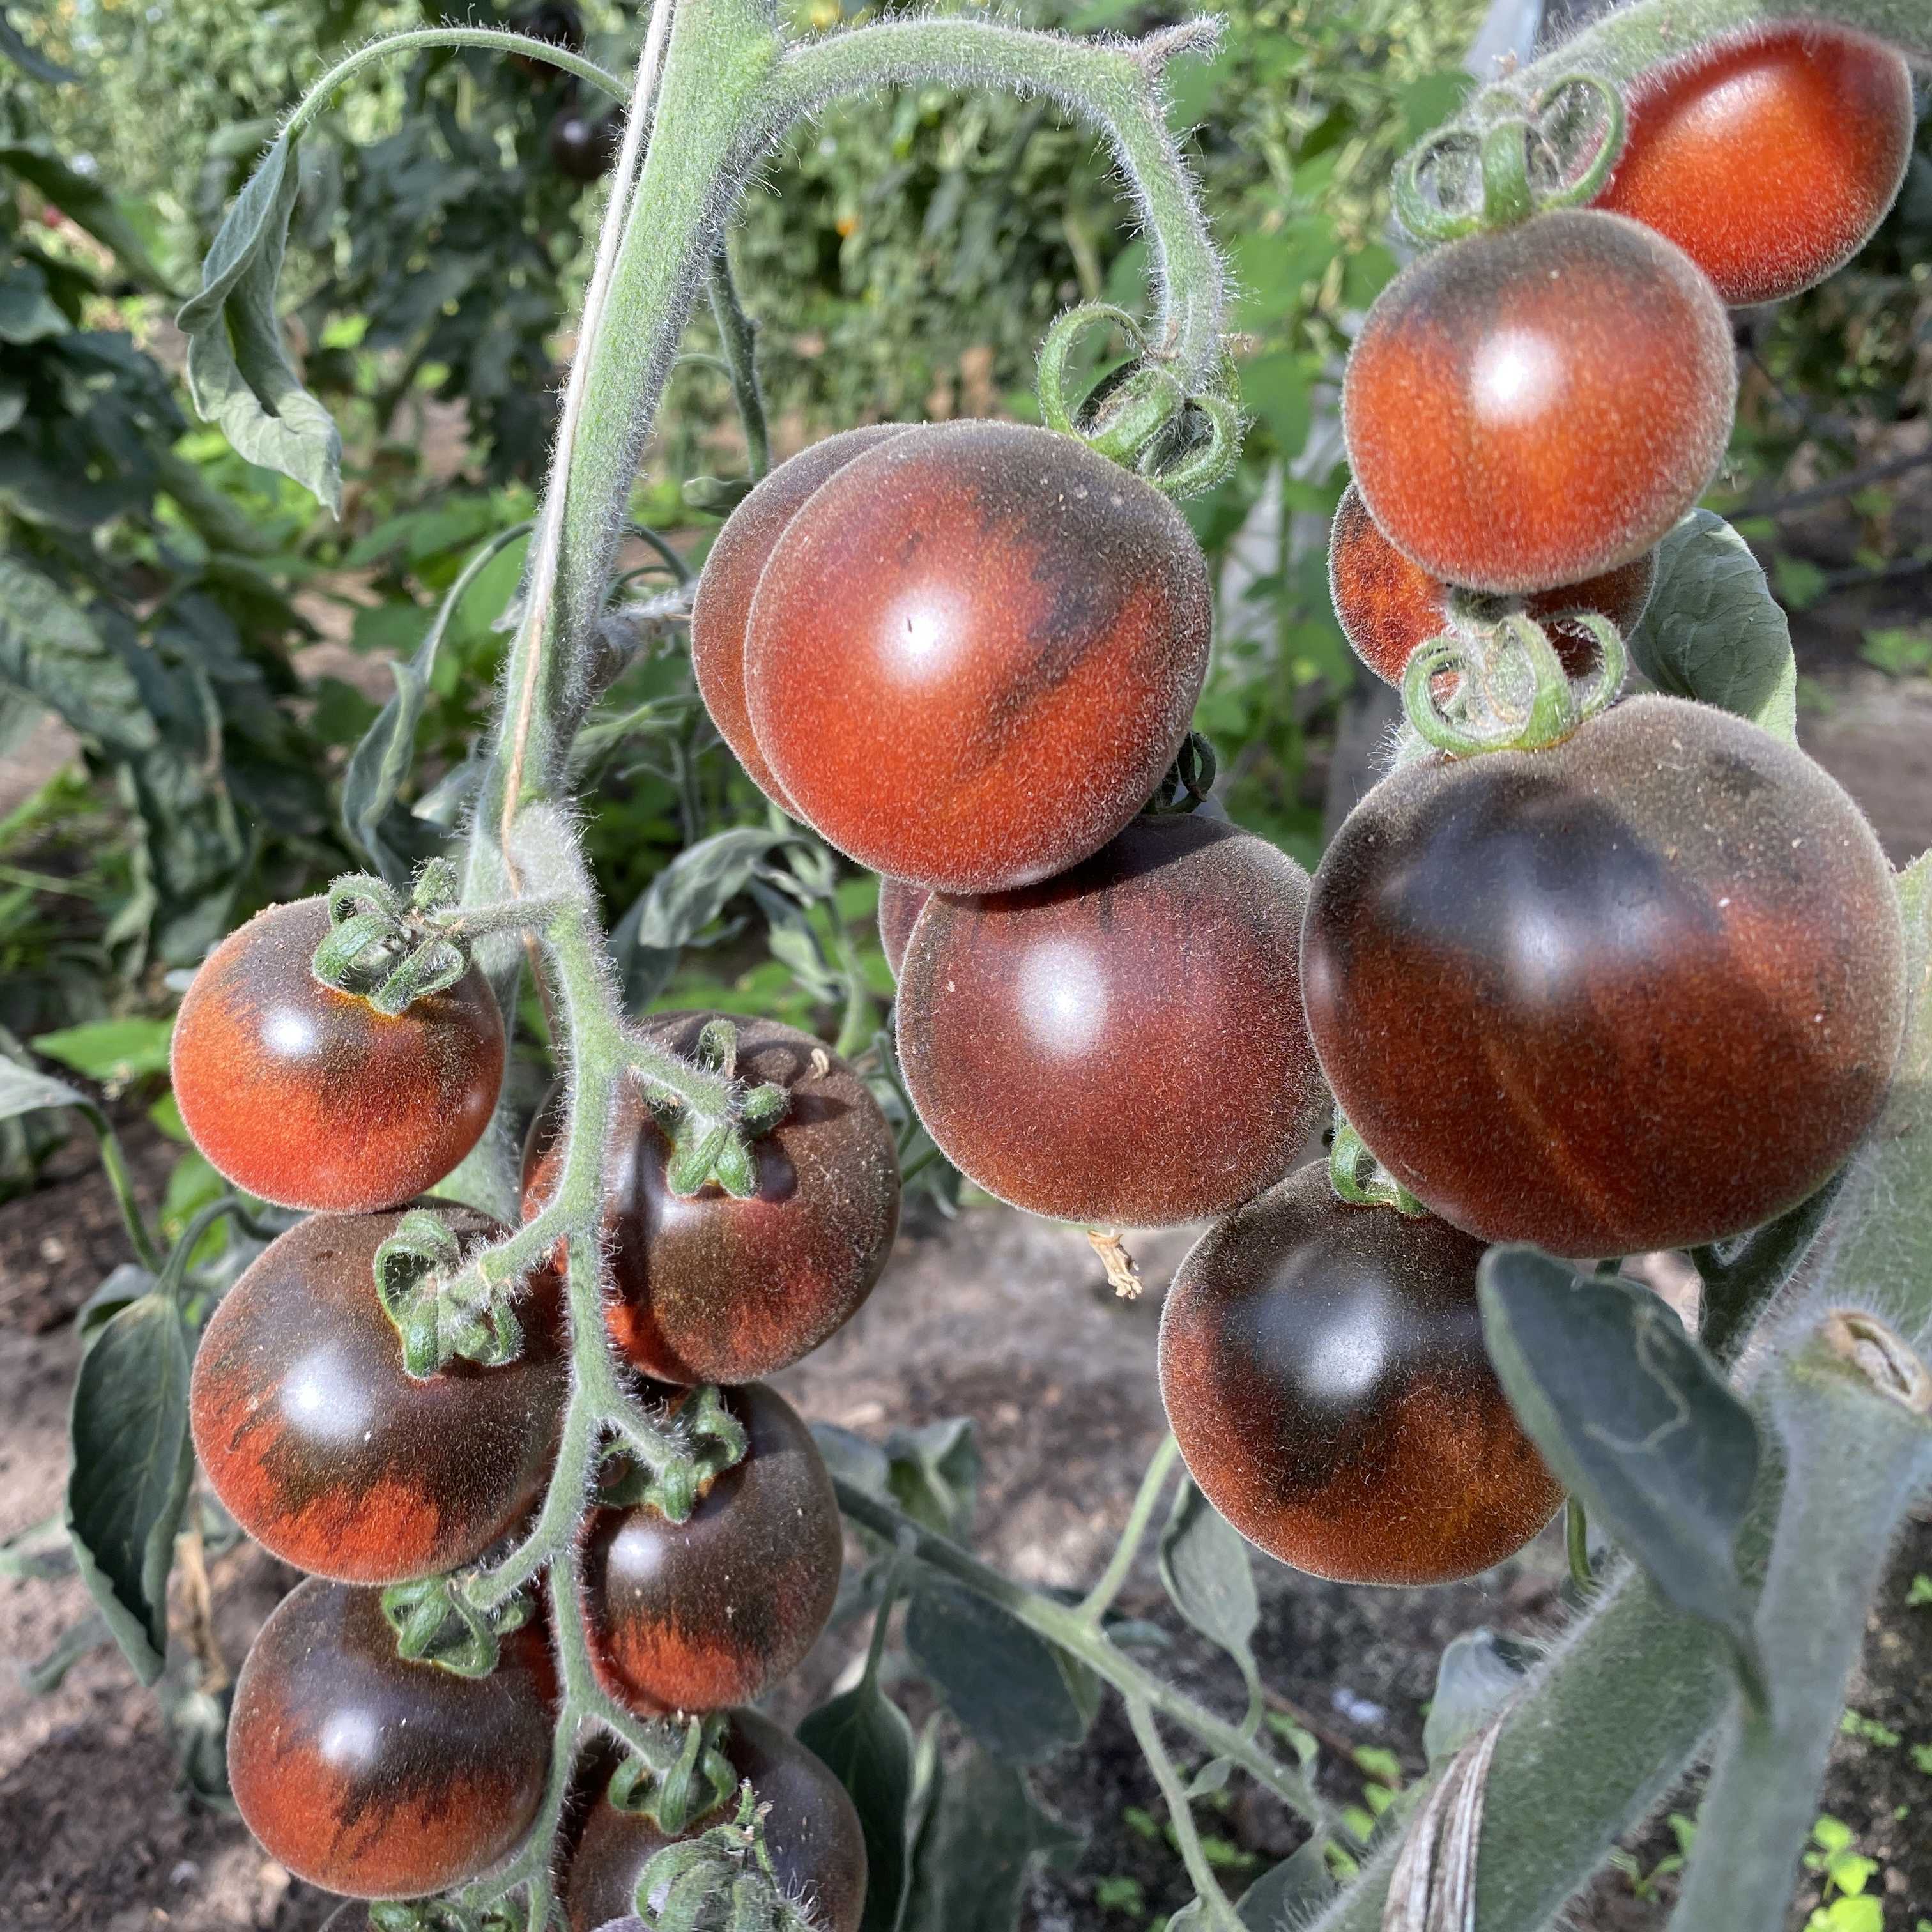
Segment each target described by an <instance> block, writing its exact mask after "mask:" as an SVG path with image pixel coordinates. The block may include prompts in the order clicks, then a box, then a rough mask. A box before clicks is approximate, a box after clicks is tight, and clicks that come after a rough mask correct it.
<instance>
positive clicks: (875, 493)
mask: <svg viewBox="0 0 1932 1932" xmlns="http://www.w3.org/2000/svg"><path fill="white" fill-rule="evenodd" d="M1209 618H1210V611H1209V599H1208V573H1207V568H1206V565H1205V563H1204V562H1203V560H1202V556H1201V550H1200V547H1199V544H1196V542H1195V541H1194V538H1193V534H1192V532H1190V530H1189V529H1188V527H1187V523H1185V522H1184V520H1183V519H1182V517H1181V513H1180V512H1179V511H1178V510H1176V509H1175V508H1174V506H1173V505H1172V504H1171V503H1169V502H1168V500H1167V499H1166V497H1164V496H1162V495H1161V494H1160V492H1159V491H1158V490H1156V489H1155V488H1154V487H1153V486H1152V485H1151V484H1148V483H1145V482H1143V481H1141V479H1140V478H1139V477H1137V476H1134V475H1130V473H1129V472H1127V471H1125V470H1124V469H1119V468H1118V467H1117V466H1115V465H1114V464H1113V463H1109V462H1108V461H1107V460H1106V458H1103V457H1100V456H1097V455H1095V454H1094V452H1093V451H1091V450H1090V449H1088V448H1087V447H1086V446H1085V445H1084V444H1082V443H1076V441H1074V440H1073V438H1072V437H1062V436H1055V435H1054V434H1052V433H1051V432H1050V431H1046V430H1040V429H1029V428H1025V427H1023V426H1022V425H1019V424H1016V423H1004V422H950V423H933V424H928V425H924V426H923V427H921V428H915V429H910V430H907V431H904V432H902V433H901V434H899V435H897V436H895V437H891V438H890V439H889V440H887V441H886V443H883V444H882V445H881V446H880V447H879V448H877V449H872V450H868V452H866V453H865V455H862V456H860V457H858V458H856V459H855V460H853V461H852V462H851V463H847V465H846V466H845V467H844V468H843V469H841V470H840V471H839V472H838V474H837V475H835V476H834V477H832V478H831V480H830V481H829V482H826V483H824V484H820V487H819V488H818V489H817V490H816V491H814V493H813V494H812V496H811V499H810V500H809V501H808V502H807V503H806V504H805V507H804V508H802V509H801V510H800V511H799V512H798V513H797V514H796V516H794V517H793V518H792V520H791V522H790V525H789V526H787V529H785V532H784V535H782V536H781V538H779V540H778V544H777V547H775V549H774V550H772V555H771V560H770V562H769V563H767V564H766V566H765V571H764V574H763V577H761V578H760V580H759V583H758V591H757V596H756V598H754V600H753V601H752V605H751V628H750V631H749V632H748V643H747V644H746V647H745V684H746V689H747V691H748V695H749V698H750V706H751V728H752V730H754V732H756V733H757V739H758V743H759V745H760V746H761V747H762V748H763V751H764V754H765V756H766V758H767V759H768V760H769V761H770V763H771V766H772V770H773V771H774V772H776V773H777V775H778V782H779V784H781V786H782V787H784V790H785V791H786V792H787V793H789V794H790V796H791V798H792V799H793V802H794V803H795V804H796V806H797V808H798V809H799V811H800V813H802V815H803V816H804V817H805V818H806V819H808V820H809V821H810V822H811V823H812V824H813V825H814V826H817V829H819V830H820V832H823V834H824V835H825V836H826V838H828V839H829V840H830V841H831V842H832V844H834V845H835V846H837V847H838V848H839V849H840V850H841V851H844V852H847V853H850V854H851V856H853V858H855V859H858V860H859V862H860V863H862V864H863V865H869V866H871V868H873V870H874V871H880V872H884V873H886V874H889V875H890V876H892V877H895V878H899V879H904V880H908V881H910V882H912V883H916V884H919V885H926V886H937V887H938V888H940V889H943V890H945V891H947V892H995V891H999V890H1002V889H1007V888H1010V887H1014V886H1025V885H1030V884H1032V883H1034V882H1035V881H1036V880H1040V879H1044V878H1048V877H1051V876H1052V874H1055V873H1056V872H1060V871H1064V870H1065V869H1066V868H1067V867H1068V866H1069V865H1073V864H1075V863H1076V862H1078V861H1079V860H1080V859H1084V858H1085V857H1086V856H1088V854H1089V853H1092V852H1094V851H1096V850H1098V849H1099V848H1100V847H1101V846H1102V845H1103V844H1106V841H1108V840H1109V838H1112V836H1113V835H1114V834H1115V832H1118V830H1119V829H1121V826H1123V825H1124V824H1125V823H1127V820H1129V819H1130V818H1131V817H1133V815H1134V814H1135V813H1136V811H1139V809H1140V808H1141V807H1142V805H1144V804H1145V802H1147V800H1148V798H1149V797H1150V796H1151V795H1152V793H1153V791H1154V787H1155V786H1156V785H1157V784H1159V783H1160V779H1161V777H1162V775H1163V773H1164V772H1166V769H1167V768H1168V766H1169V764H1170V763H1172V760H1173V757H1174V754H1175V751H1177V750H1178V748H1179V747H1180V745H1181V740H1182V739H1183V738H1184V737H1185V736H1186V735H1187V725H1188V719H1189V717H1190V715H1191V713H1192V712H1193V707H1194V700H1195V699H1196V697H1197V696H1198V695H1199V692H1200V689H1201V683H1202V678H1203V677H1204V676H1205V674H1206V671H1207V667H1208V625H1209Z"/></svg>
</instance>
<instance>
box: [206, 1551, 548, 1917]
mask: <svg viewBox="0 0 1932 1932" xmlns="http://www.w3.org/2000/svg"><path fill="white" fill-rule="evenodd" d="M553 1683H554V1679H553V1673H552V1670H551V1666H550V1653H549V1652H548V1650H547V1649H546V1648H545V1646H544V1636H543V1632H542V1630H541V1628H540V1626H538V1625H536V1624H535V1623H531V1624H526V1625H524V1626H523V1628H522V1629H520V1630H517V1631H511V1632H510V1634H508V1636H506V1637H505V1638H504V1640H503V1649H502V1659H501V1661H499V1664H498V1665H497V1667H496V1670H493V1672H491V1673H490V1675H489V1676H487V1677H459V1676H457V1675H456V1674H455V1673H454V1672H453V1671H449V1670H444V1669H443V1667H441V1666H440V1664H413V1663H410V1662H408V1661H406V1660H405V1659H404V1658H401V1657H399V1656H398V1655H397V1653H396V1638H395V1632H394V1631H392V1630H391V1629H390V1628H389V1624H388V1623H387V1622H386V1620H385V1619H384V1618H383V1605H382V1593H381V1592H380V1591H377V1590H359V1589H352V1588H350V1587H349V1586H346V1585H344V1584H341V1583H325V1582H323V1580H321V1579H320V1578H311V1580H310V1581H309V1582H308V1583H304V1584H303V1585H302V1586H301V1587H300V1588H299V1589H297V1590H296V1592H294V1594H293V1595H291V1596H288V1597H286V1598H284V1599H283V1600H282V1601H281V1604H279V1605H278V1607H276V1610H275V1614H274V1615H273V1616H271V1617H270V1618H269V1621H268V1622H266V1624H264V1625H263V1626H262V1630H261V1634H260V1636H258V1637H257V1638H256V1640H255V1643H254V1648H253V1649H251V1651H250V1652H249V1653H248V1658H247V1661H245V1663H244V1664H242V1674H241V1676H239V1678H238V1679H236V1685H235V1705H234V1709H233V1714H232V1715H231V1716H230V1717H229V1721H228V1775H229V1782H230V1783H231V1784H232V1785H233V1787H234V1792H235V1802H236V1805H238V1806H239V1808H240V1809H241V1813H242V1818H243V1819H244V1820H245V1822H246V1823H247V1825H248V1829H249V1830H250V1831H251V1832H254V1835H255V1836H256V1837H257V1838H259V1839H260V1841H261V1842H262V1845H263V1848H264V1849H266V1851H267V1852H269V1853H270V1855H272V1856H273V1857H275V1858H278V1859H279V1860H280V1861H281V1863H282V1864H285V1865H286V1866H287V1867H288V1868H289V1870H290V1871H292V1872H293V1873H295V1874H296V1876H297V1877H298V1878H302V1879H307V1880H308V1882H309V1883H311V1885H320V1886H322V1887H323V1888H324V1889H325V1890H326V1891H335V1892H342V1893H345V1894H347V1895H348V1896H349V1897H352V1898H416V1897H422V1895H423V1894H426V1893H428V1892H434V1891H443V1889H444V1888H446V1886H449V1885H459V1884H461V1883H462V1882H463V1881H464V1880H465V1879H470V1878H473V1877H474V1876H475V1875H476V1874H477V1873H478V1872H481V1871H482V1870H484V1869H486V1868H487V1867H489V1866H490V1865H493V1864H495V1863H496V1861H497V1860H498V1859H499V1858H502V1856H504V1855H505V1853H506V1852H509V1851H510V1850H511V1849H512V1848H513V1847H514V1846H515V1845H516V1843H517V1841H519V1840H520V1838H522V1837H523V1835H524V1834H525V1833H526V1832H527V1831H528V1830H529V1828H530V1826H531V1825H532V1823H534V1822H535V1818H536V1815H537V1810H538V1806H539V1805H541V1803H542V1802H543V1793H544V1781H545V1780H546V1778H547V1776H548V1774H549V1769H550V1708H549V1707H550V1700H551V1698H552V1696H553Z"/></svg>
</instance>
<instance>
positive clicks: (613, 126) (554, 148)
mask: <svg viewBox="0 0 1932 1932" xmlns="http://www.w3.org/2000/svg"><path fill="white" fill-rule="evenodd" d="M623 131H624V130H623V129H622V127H620V126H619V124H618V123H617V121H616V118H615V117H614V116H613V115H598V116H595V117H594V118H593V117H592V116H591V115H586V114H584V113H580V112H579V110H577V109H576V108H574V107H562V108H559V110H557V114H556V118H555V119H554V120H553V121H551V123H550V131H549V132H548V133H547V134H546V135H545V136H544V145H545V146H546V147H547V148H549V150H550V160H552V162H553V163H555V165H556V169H557V172H559V174H563V175H568V176H569V178H571V180H572V181H598V180H601V178H602V177H603V176H604V175H607V174H608V173H609V172H610V169H611V167H612V166H613V163H615V162H616V158H617V148H618V145H619V142H621V141H622V139H623Z"/></svg>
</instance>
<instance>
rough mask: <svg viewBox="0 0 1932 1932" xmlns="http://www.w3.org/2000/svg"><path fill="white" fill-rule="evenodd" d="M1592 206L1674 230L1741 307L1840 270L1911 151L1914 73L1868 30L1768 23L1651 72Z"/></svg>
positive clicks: (1873, 222) (1890, 194) (1890, 193)
mask: <svg viewBox="0 0 1932 1932" xmlns="http://www.w3.org/2000/svg"><path fill="white" fill-rule="evenodd" d="M1628 112H1629V124H1628V132H1627V133H1626V136H1625V142H1624V146H1623V150H1622V153H1621V154H1619V156H1618V157H1617V163H1616V169H1615V170H1614V172H1613V173H1612V174H1611V176H1610V180H1609V181H1608V183H1607V184H1606V185H1605V187H1604V191H1603V193H1601V194H1600V195H1599V196H1598V197H1597V202H1596V205H1597V206H1598V207H1599V208H1608V209H1610V210H1611V211H1613V212H1614V213H1616V214H1627V215H1628V216H1630V217H1631V219H1632V220H1637V221H1640V222H1642V223H1643V224H1644V226H1646V227H1647V228H1654V229H1656V230H1657V232H1658V233H1659V234H1660V235H1664V236H1668V237H1669V238H1670V240H1672V241H1673V242H1676V245H1678V247H1679V248H1682V250H1683V251H1684V252H1685V254H1687V255H1688V256H1689V257H1691V260H1692V261H1694V262H1695V263H1697V266H1698V267H1699V268H1700V269H1703V272H1705V274H1706V275H1708V276H1709V278H1711V280H1712V282H1713V283H1714V284H1715V285H1716V287H1717V290H1718V294H1719V295H1720V296H1722V297H1723V298H1724V300H1725V301H1726V302H1730V303H1732V304H1733V305H1740V306H1741V305H1745V304H1748V303H1751V302H1783V301H1784V300H1785V299H1787V297H1788V296H1795V295H1797V294H1799V293H1801V292H1802V291H1803V290H1806V289H1808V288H1810V287H1813V286H1814V284H1817V283H1819V282H1822V281H1824V280H1825V278H1826V277H1827V276H1828V275H1833V274H1835V273H1836V272H1837V271H1838V270H1839V269H1841V268H1843V266H1845V264H1846V263H1847V262H1849V260H1851V259H1852V257H1853V256H1854V255H1855V254H1857V253H1858V251H1859V249H1861V248H1863V247H1864V245H1865V243H1866V242H1867V241H1868V240H1869V239H1870V236H1871V233H1872V231H1873V229H1875V228H1876V227H1877V226H1878V225H1879V223H1880V222H1881V221H1882V220H1884V219H1885V211H1886V210H1887V209H1888V208H1890V207H1891V204H1892V202H1894V200H1895V199H1897V195H1898V190H1899V187H1900V184H1902V183H1903V181H1904V179H1905V171H1906V164H1907V163H1909V161H1910V160H1911V158H1912V121H1913V118H1914V116H1913V103H1912V70H1911V69H1910V68H1909V67H1908V66H1907V65H1906V63H1905V61H1904V58H1903V56H1902V55H1900V54H1898V53H1897V52H1894V50H1893V49H1891V48H1890V47H1888V46H1884V45H1882V43H1880V42H1879V41H1877V40H1871V39H1868V38H1867V37H1866V36H1864V34H1858V33H1854V32H1852V31H1849V30H1846V29H1844V28H1837V27H1833V26H1827V25H1825V24H1823V23H1819V22H1816V21H1808V22H1806V23H1804V24H1802V25H1794V24H1786V25H1783V26H1772V27H1766V28H1760V29H1757V30H1756V31H1753V32H1751V33H1748V34H1742V35H1739V36H1737V37H1733V39H1731V40H1729V41H1727V42H1726V43H1721V44H1720V45H1718V46H1705V47H1702V48H1700V49H1698V50H1697V52H1696V53H1695V54H1694V55H1691V56H1689V57H1687V58H1685V59H1682V60H1680V61H1675V62H1670V64H1668V65H1666V66H1664V67H1662V68H1658V69H1655V70H1654V71H1652V73H1650V74H1646V75H1644V76H1643V77H1641V78H1640V80H1638V81H1637V83H1635V85H1634V86H1633V88H1632V89H1631V94H1630V98H1629V100H1628Z"/></svg>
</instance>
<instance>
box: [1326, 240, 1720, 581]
mask: <svg viewBox="0 0 1932 1932" xmlns="http://www.w3.org/2000/svg"><path fill="white" fill-rule="evenodd" d="M1736 398H1737V374H1736V366H1735V363H1734V361H1733V352H1732V347H1731V327H1730V320H1729V319H1728V317H1727V316H1726V315H1725V314H1724V305H1723V304H1722V303H1721V302H1719V301H1718V298H1717V296H1716V295H1715V293H1714V292H1713V290H1712V287H1711V285H1710V284H1709V282H1707V281H1706V280H1705V279H1704V278H1703V276H1702V275H1700V274H1699V272H1697V269H1696V267H1695V266H1694V265H1693V264H1692V263H1691V262H1690V261H1689V260H1688V259H1687V258H1686V257H1685V255H1684V254H1683V252H1682V250H1680V249H1679V248H1675V247H1673V245H1671V244H1670V242H1666V241H1665V240H1664V239H1663V238H1662V237H1661V236H1658V235H1655V234H1653V233H1652V232H1651V231H1650V230H1649V229H1644V228H1640V227H1639V226H1637V223H1635V222H1633V221H1627V220H1625V219H1624V218H1623V217H1621V216H1619V215H1613V214H1602V213H1601V212H1599V211H1596V210H1594V209H1590V208H1568V209H1559V210H1557V211H1553V212H1551V213H1548V214H1538V215H1536V216H1535V217H1532V219H1531V220H1528V221H1526V222H1524V223H1522V224H1521V225H1520V226H1517V227H1514V228H1506V229H1499V230H1497V231H1496V232H1495V233H1490V234H1484V235H1475V236H1470V237H1469V239H1467V240H1466V241H1461V242H1451V244H1449V245H1448V247H1446V248H1438V249H1436V251H1433V253H1431V254H1427V255H1424V257H1422V258H1421V260H1419V261H1418V262H1415V263H1413V264H1412V265H1411V266H1409V268H1407V269H1405V270H1404V271H1403V273H1402V274H1401V275H1399V276H1397V278H1396V279H1395V280H1394V281H1393V282H1391V284H1389V286H1388V287H1387V288H1386V289H1385V290H1383V291H1382V294H1381V296H1379V298H1378V299H1377V300H1376V305H1375V307H1374V308H1373V309H1371V310H1370V311H1369V317H1368V320H1367V322H1366V323H1364V324H1363V326H1362V332H1361V335H1359V336H1358V337H1357V338H1356V340H1355V349H1354V351H1353V353H1352V354H1351V355H1350V356H1349V368H1348V372H1347V374H1346V377H1345V378H1344V380H1343V391H1342V416H1343V430H1344V431H1345V434H1346V437H1347V440H1348V446H1349V466H1350V467H1351V468H1352V469H1353V470H1354V472H1355V481H1356V483H1357V484H1358V486H1359V487H1360V488H1361V493H1362V496H1363V499H1364V502H1367V505H1368V507H1369V509H1370V512H1371V514H1373V517H1374V518H1375V520H1376V523H1378V524H1379V526H1381V528H1382V532H1383V534H1384V535H1386V536H1387V537H1388V538H1389V540H1390V541H1391V542H1392V543H1394V544H1395V546H1396V547H1397V548H1398V549H1399V550H1402V551H1403V552H1404V553H1405V554H1406V555H1407V556H1410V557H1412V559H1414V560H1415V562H1418V564H1420V565H1422V567H1423V568H1424V569H1425V570H1427V571H1428V572H1429V573H1430V575H1432V576H1433V577H1440V578H1441V579H1442V580H1443V581H1444V582H1445V583H1459V584H1463V585H1465V586H1467V587H1468V588H1469V589H1472V590H1494V591H1508V592H1532V591H1539V590H1547V589H1550V587H1551V586H1553V585H1556V584H1562V583H1580V582H1582V581H1583V580H1585V579H1586V578H1588V577H1596V576H1598V575H1600V574H1602V573H1603V572H1604V571H1607V570H1613V569H1615V568H1616V566H1617V565H1619V564H1623V563H1629V562H1633V561H1634V560H1635V559H1637V558H1638V557H1640V556H1642V555H1643V553H1644V552H1645V551H1646V550H1649V549H1651V548H1652V547H1653V546H1654V545H1655V544H1657V543H1658V541H1659V540H1660V539H1661V538H1662V537H1663V536H1664V533H1665V532H1667V530H1668V529H1670V526H1671V525H1672V524H1673V523H1676V520H1678V518H1679V517H1681V516H1682V514H1684V512H1685V511H1686V510H1688V509H1689V508H1690V507H1691V505H1692V504H1694V502H1696V501H1697V498H1698V497H1699V496H1700V494H1702V493H1703V490H1704V487H1705V486H1706V484H1708V483H1709V481H1710V480H1711V477H1712V472H1714V471H1715V469H1716V468H1717V466H1718V459H1719V458H1721V456H1722V455H1724V446H1725V443H1726V442H1727V439H1728V438H1729V437H1730V427H1731V410H1732V407H1733V404H1734V403H1735V402H1736Z"/></svg>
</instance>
